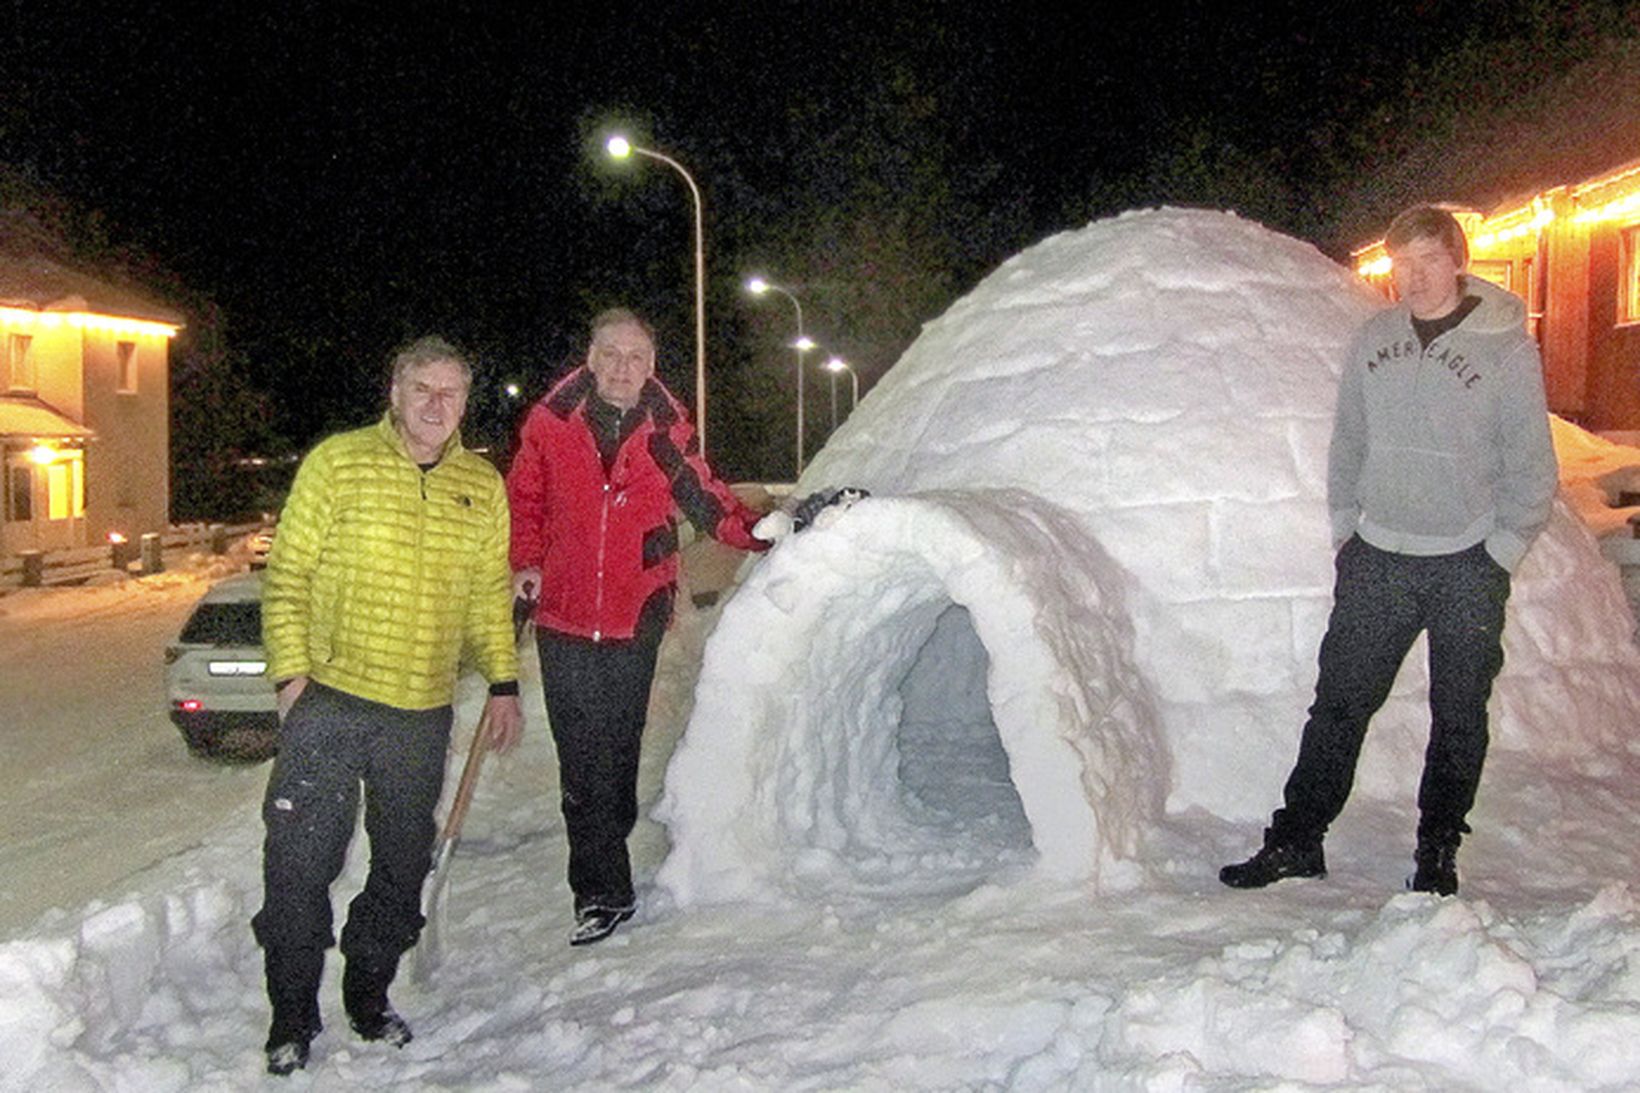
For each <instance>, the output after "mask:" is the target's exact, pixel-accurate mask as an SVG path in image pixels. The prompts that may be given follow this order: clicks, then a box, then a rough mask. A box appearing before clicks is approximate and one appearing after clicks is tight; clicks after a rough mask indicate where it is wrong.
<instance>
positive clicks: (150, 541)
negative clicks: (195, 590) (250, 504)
mask: <svg viewBox="0 0 1640 1093" xmlns="http://www.w3.org/2000/svg"><path fill="white" fill-rule="evenodd" d="M262 527H263V525H262V524H260V523H256V524H233V525H225V524H176V525H173V526H171V527H169V528H167V529H166V530H165V531H164V532H150V533H149V534H148V535H144V536H143V537H142V539H141V540H138V541H133V542H124V543H103V544H101V545H99V546H86V547H73V548H70V549H66V550H51V551H27V550H25V551H19V552H18V553H17V554H15V555H10V556H7V557H4V558H0V586H9V587H17V586H19V585H30V584H42V585H63V584H79V583H81V582H83V581H85V580H88V579H90V578H91V577H94V576H96V575H97V574H99V573H106V572H108V571H109V570H115V569H124V570H126V571H127V572H135V573H149V572H155V571H157V569H162V568H164V555H165V554H167V553H174V552H187V551H195V550H208V551H210V552H211V553H213V554H225V553H227V551H228V549H229V547H230V546H231V545H232V544H233V542H234V541H235V540H237V539H240V538H242V537H244V536H246V535H249V534H251V533H252V532H255V531H258V530H260V529H261V528H262ZM145 547H146V548H147V550H148V551H149V555H148V557H147V558H146V559H145V557H144V548H145ZM156 562H157V563H158V564H157V565H156V564H155V563H156Z"/></svg>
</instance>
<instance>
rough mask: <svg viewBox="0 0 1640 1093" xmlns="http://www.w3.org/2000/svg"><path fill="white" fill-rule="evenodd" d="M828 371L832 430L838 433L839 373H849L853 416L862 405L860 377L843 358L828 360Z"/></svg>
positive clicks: (850, 404)
mask: <svg viewBox="0 0 1640 1093" xmlns="http://www.w3.org/2000/svg"><path fill="white" fill-rule="evenodd" d="M826 371H828V372H830V373H831V429H832V432H836V431H837V373H839V372H847V373H848V382H849V402H848V412H849V413H851V414H852V413H853V412H854V408H855V407H856V406H858V405H860V377H859V376H858V375H856V374H855V371H854V369H852V368H850V367H849V366H848V362H847V361H845V360H844V359H843V358H842V357H833V358H831V359H830V360H828V361H827V362H826Z"/></svg>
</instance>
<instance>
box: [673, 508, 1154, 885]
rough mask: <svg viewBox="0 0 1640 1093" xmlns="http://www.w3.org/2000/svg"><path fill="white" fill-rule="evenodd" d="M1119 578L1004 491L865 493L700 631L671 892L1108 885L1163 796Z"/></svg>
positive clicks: (677, 778) (677, 789) (677, 760)
mask: <svg viewBox="0 0 1640 1093" xmlns="http://www.w3.org/2000/svg"><path fill="white" fill-rule="evenodd" d="M1114 572H1115V571H1114V569H1113V567H1112V566H1111V563H1110V562H1109V560H1108V559H1106V558H1105V557H1104V556H1103V555H1102V553H1101V552H1100V551H1099V550H1098V548H1097V545H1096V544H1093V543H1091V542H1090V541H1089V540H1088V539H1087V537H1086V535H1085V534H1084V533H1083V532H1082V531H1081V529H1080V528H1079V527H1078V526H1077V525H1076V524H1075V523H1074V522H1073V521H1070V520H1068V519H1066V518H1065V517H1064V515H1063V514H1062V513H1061V512H1059V511H1058V510H1057V509H1055V508H1054V507H1053V506H1052V505H1050V504H1047V503H1045V502H1043V501H1042V500H1041V499H1039V498H1035V497H1032V496H1030V495H1027V494H1023V493H1017V492H1014V491H971V492H967V493H963V494H960V495H959V494H940V493H928V494H922V495H919V496H916V497H905V498H871V499H868V500H866V501H864V502H861V503H860V504H858V505H856V506H854V507H853V508H852V509H850V510H848V511H847V512H846V513H843V514H841V517H840V518H839V519H838V520H837V521H836V522H835V523H834V524H833V525H832V526H830V527H826V528H823V529H816V530H812V531H806V532H803V533H802V534H800V535H798V536H795V537H793V538H792V539H790V540H788V541H787V542H786V543H784V544H782V546H781V548H780V549H779V550H777V551H775V552H774V553H773V554H771V555H770V556H769V557H768V558H767V559H766V560H765V561H764V562H762V563H761V564H760V565H759V566H757V567H756V568H755V569H754V571H753V572H752V574H751V575H750V576H749V577H748V579H747V581H746V583H745V584H744V585H743V586H742V587H741V588H740V589H739V590H738V591H737V592H736V594H735V596H734V597H733V599H732V600H731V601H730V602H729V603H728V604H727V605H726V606H725V608H724V612H723V616H722V618H721V619H720V621H719V623H718V626H717V628H716V630H715V631H714V632H713V634H712V636H711V639H710V641H709V642H708V645H707V649H706V654H705V659H704V662H703V665H702V669H701V675H700V679H699V683H698V685H697V692H696V705H695V709H694V713H693V715H692V716H691V719H690V722H689V726H688V729H687V730H686V732H685V733H684V736H683V739H682V741H681V742H680V744H679V746H678V749H677V751H676V753H675V754H674V756H673V759H672V762H671V765H670V766H669V767H668V770H667V778H666V792H665V794H664V797H663V800H662V802H661V804H660V807H659V808H658V809H657V813H656V814H657V816H658V817H659V818H660V819H661V820H662V821H663V822H664V823H666V825H667V827H668V829H669V833H670V835H671V840H672V844H673V849H672V852H671V854H670V855H669V856H668V858H667V860H666V862H665V863H664V865H663V866H662V868H661V871H660V874H659V876H658V881H659V883H660V884H661V885H662V886H663V887H664V888H666V889H668V890H669V891H670V892H671V893H672V894H673V895H674V897H675V898H677V899H678V900H679V901H680V902H685V903H686V902H690V901H693V900H703V901H704V900H711V899H754V898H758V897H759V896H760V895H763V894H766V893H770V892H779V891H781V890H785V889H791V888H796V889H798V890H809V889H811V888H813V887H814V886H816V885H819V886H822V887H833V888H835V887H837V886H839V885H844V886H850V887H857V886H861V885H864V886H867V887H870V886H876V885H880V884H882V883H884V882H885V880H893V879H897V880H898V881H900V882H904V883H906V884H915V885H916V886H918V887H920V888H924V889H926V888H929V887H930V886H935V887H937V886H939V885H941V884H943V885H944V886H945V887H951V886H952V885H960V884H962V883H970V884H971V883H972V878H974V877H977V876H986V875H989V874H995V873H1006V874H1007V875H1020V874H1022V873H1025V872H1028V871H1043V872H1046V873H1048V874H1051V875H1054V876H1059V877H1075V878H1095V879H1097V878H1098V877H1100V876H1101V874H1102V873H1103V874H1105V875H1109V870H1110V868H1111V867H1112V866H1115V865H1116V864H1117V863H1121V862H1125V861H1128V860H1130V859H1131V857H1132V855H1133V851H1134V849H1135V846H1136V841H1137V831H1138V829H1139V827H1140V826H1141V823H1142V821H1144V820H1147V819H1150V818H1153V817H1155V816H1157V815H1159V814H1160V807H1161V801H1162V799H1163V797H1164V795H1165V791H1166V771H1165V769H1162V768H1163V764H1164V763H1165V760H1164V758H1163V756H1164V754H1165V753H1164V750H1163V749H1162V748H1161V747H1159V746H1158V744H1157V742H1156V741H1155V740H1154V739H1152V738H1151V737H1152V734H1153V733H1154V721H1153V719H1152V718H1150V717H1147V716H1145V715H1144V714H1143V712H1142V711H1143V710H1144V708H1145V701H1144V699H1143V696H1142V695H1141V694H1140V693H1139V692H1138V689H1137V687H1136V685H1135V683H1134V676H1133V673H1132V672H1131V670H1130V669H1129V668H1128V664H1127V646H1128V643H1129V641H1130V637H1129V635H1128V632H1127V630H1126V621H1125V619H1124V617H1123V614H1122V611H1121V608H1120V605H1119V604H1118V603H1116V602H1115V600H1114V598H1113V596H1112V594H1111V593H1110V592H1109V591H1108V590H1107V589H1106V588H1105V587H1102V583H1101V579H1100V577H1099V576H1098V575H1099V574H1105V575H1107V576H1113V575H1114ZM1106 583H1109V584H1112V585H1113V584H1114V582H1106ZM986 748H989V749H990V750H991V758H990V759H989V760H985V759H984V758H983V756H984V754H985V749H986ZM965 749H966V753H967V754H966V757H965V761H963V762H956V761H952V759H951V756H952V755H953V754H955V753H957V752H963V751H964V750H965ZM998 751H1000V753H1001V754H1000V755H999V754H997V752H998ZM987 779H989V780H990V781H989V785H988V786H985V785H982V783H985V782H986V780H987ZM998 779H1001V780H1000V781H999V780H998ZM981 790H983V792H981ZM982 798H985V799H982ZM939 878H945V879H943V880H940V879H939Z"/></svg>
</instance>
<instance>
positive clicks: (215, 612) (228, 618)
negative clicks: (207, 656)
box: [182, 600, 262, 645]
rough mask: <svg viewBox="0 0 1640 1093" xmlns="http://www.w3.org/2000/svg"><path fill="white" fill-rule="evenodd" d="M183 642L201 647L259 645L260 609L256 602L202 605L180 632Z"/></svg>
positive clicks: (260, 630)
mask: <svg viewBox="0 0 1640 1093" xmlns="http://www.w3.org/2000/svg"><path fill="white" fill-rule="evenodd" d="M182 640H183V641H186V642H193V643H196V644H201V645H260V644H262V605H261V604H260V603H258V602H257V601H255V600H245V601H242V602H240V603H202V604H200V605H199V607H198V608H197V609H196V610H195V611H194V615H193V618H191V619H189V620H188V625H186V626H184V627H183V628H182Z"/></svg>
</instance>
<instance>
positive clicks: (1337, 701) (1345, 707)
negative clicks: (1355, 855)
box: [1271, 537, 1509, 842]
mask: <svg viewBox="0 0 1640 1093" xmlns="http://www.w3.org/2000/svg"><path fill="white" fill-rule="evenodd" d="M1336 568H1337V573H1338V578H1337V582H1336V584H1335V586H1334V591H1333V609H1332V616H1331V618H1330V619H1329V620H1328V622H1327V636H1326V637H1325V638H1324V639H1322V642H1321V657H1320V668H1321V674H1320V679H1319V680H1317V682H1316V687H1315V704H1314V705H1312V706H1311V707H1310V719H1309V721H1308V723H1306V724H1305V726H1304V736H1303V739H1302V740H1301V742H1300V743H1299V749H1298V763H1297V765H1296V766H1295V767H1294V768H1293V772H1292V774H1291V776H1290V777H1288V779H1287V787H1286V790H1285V793H1284V795H1285V805H1286V807H1285V808H1283V809H1281V810H1279V811H1278V812H1277V813H1276V815H1275V819H1274V821H1273V822H1272V824H1271V833H1272V837H1273V838H1275V839H1276V840H1278V841H1300V842H1302V841H1311V840H1318V839H1320V838H1321V837H1322V836H1323V835H1325V834H1326V831H1327V827H1328V825H1330V824H1331V823H1332V822H1333V820H1334V819H1336V818H1337V817H1338V814H1339V812H1340V811H1342V810H1343V808H1344V802H1345V800H1346V799H1347V798H1348V797H1349V794H1350V788H1351V786H1352V785H1353V784H1354V781H1355V765H1356V761H1357V759H1358V758H1359V757H1360V754H1361V741H1362V739H1363V737H1364V736H1365V735H1366V731H1367V722H1368V721H1370V720H1371V718H1372V715H1373V714H1374V713H1376V712H1377V711H1378V709H1379V707H1381V706H1382V705H1383V704H1384V701H1385V699H1387V698H1388V697H1389V692H1390V687H1391V685H1392V684H1393V683H1394V681H1395V675H1396V672H1397V671H1398V670H1399V669H1400V667H1401V661H1402V660H1403V659H1405V657H1406V654H1407V651H1408V650H1409V649H1410V648H1411V647H1412V643H1413V641H1414V640H1415V639H1416V638H1417V636H1418V633H1419V632H1420V631H1427V632H1428V634H1429V712H1430V727H1429V745H1428V748H1427V749H1426V751H1425V753H1424V773H1423V780H1422V782H1421V783H1420V784H1419V787H1418V810H1419V814H1420V819H1419V824H1418V831H1419V834H1420V836H1423V835H1433V836H1435V837H1437V838H1455V837H1456V836H1457V835H1458V834H1459V833H1461V832H1464V831H1467V830H1469V829H1468V827H1467V826H1466V825H1465V823H1464V818H1465V817H1466V816H1467V815H1468V814H1469V809H1470V807H1471V806H1472V805H1473V804H1474V803H1475V788H1476V786H1477V785H1478V784H1479V782H1480V777H1481V767H1482V765H1483V763H1484V762H1485V760H1486V747H1487V743H1488V740H1489V736H1488V732H1487V715H1486V703H1487V700H1488V698H1490V697H1491V694H1492V681H1493V680H1494V679H1496V678H1497V675H1498V671H1499V670H1500V669H1501V668H1502V667H1503V640H1502V639H1503V621H1504V604H1505V602H1506V601H1507V600H1508V599H1509V574H1508V572H1507V571H1505V570H1504V569H1503V567H1502V566H1500V565H1498V564H1497V563H1496V562H1494V561H1493V560H1492V558H1491V556H1490V555H1488V554H1487V553H1486V548H1485V546H1484V545H1482V544H1476V545H1475V546H1474V547H1471V548H1470V549H1468V550H1465V551H1461V552H1459V553H1456V554H1442V555H1437V556H1433V557H1415V556H1412V555H1407V554H1393V553H1390V552H1389V551H1384V550H1379V549H1378V548H1377V547H1374V546H1372V545H1371V544H1369V543H1367V542H1365V541H1363V540H1362V539H1361V538H1359V537H1355V538H1352V539H1350V541H1349V542H1347V543H1345V544H1344V546H1343V548H1342V549H1341V550H1339V552H1338V559H1337V562H1336Z"/></svg>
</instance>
